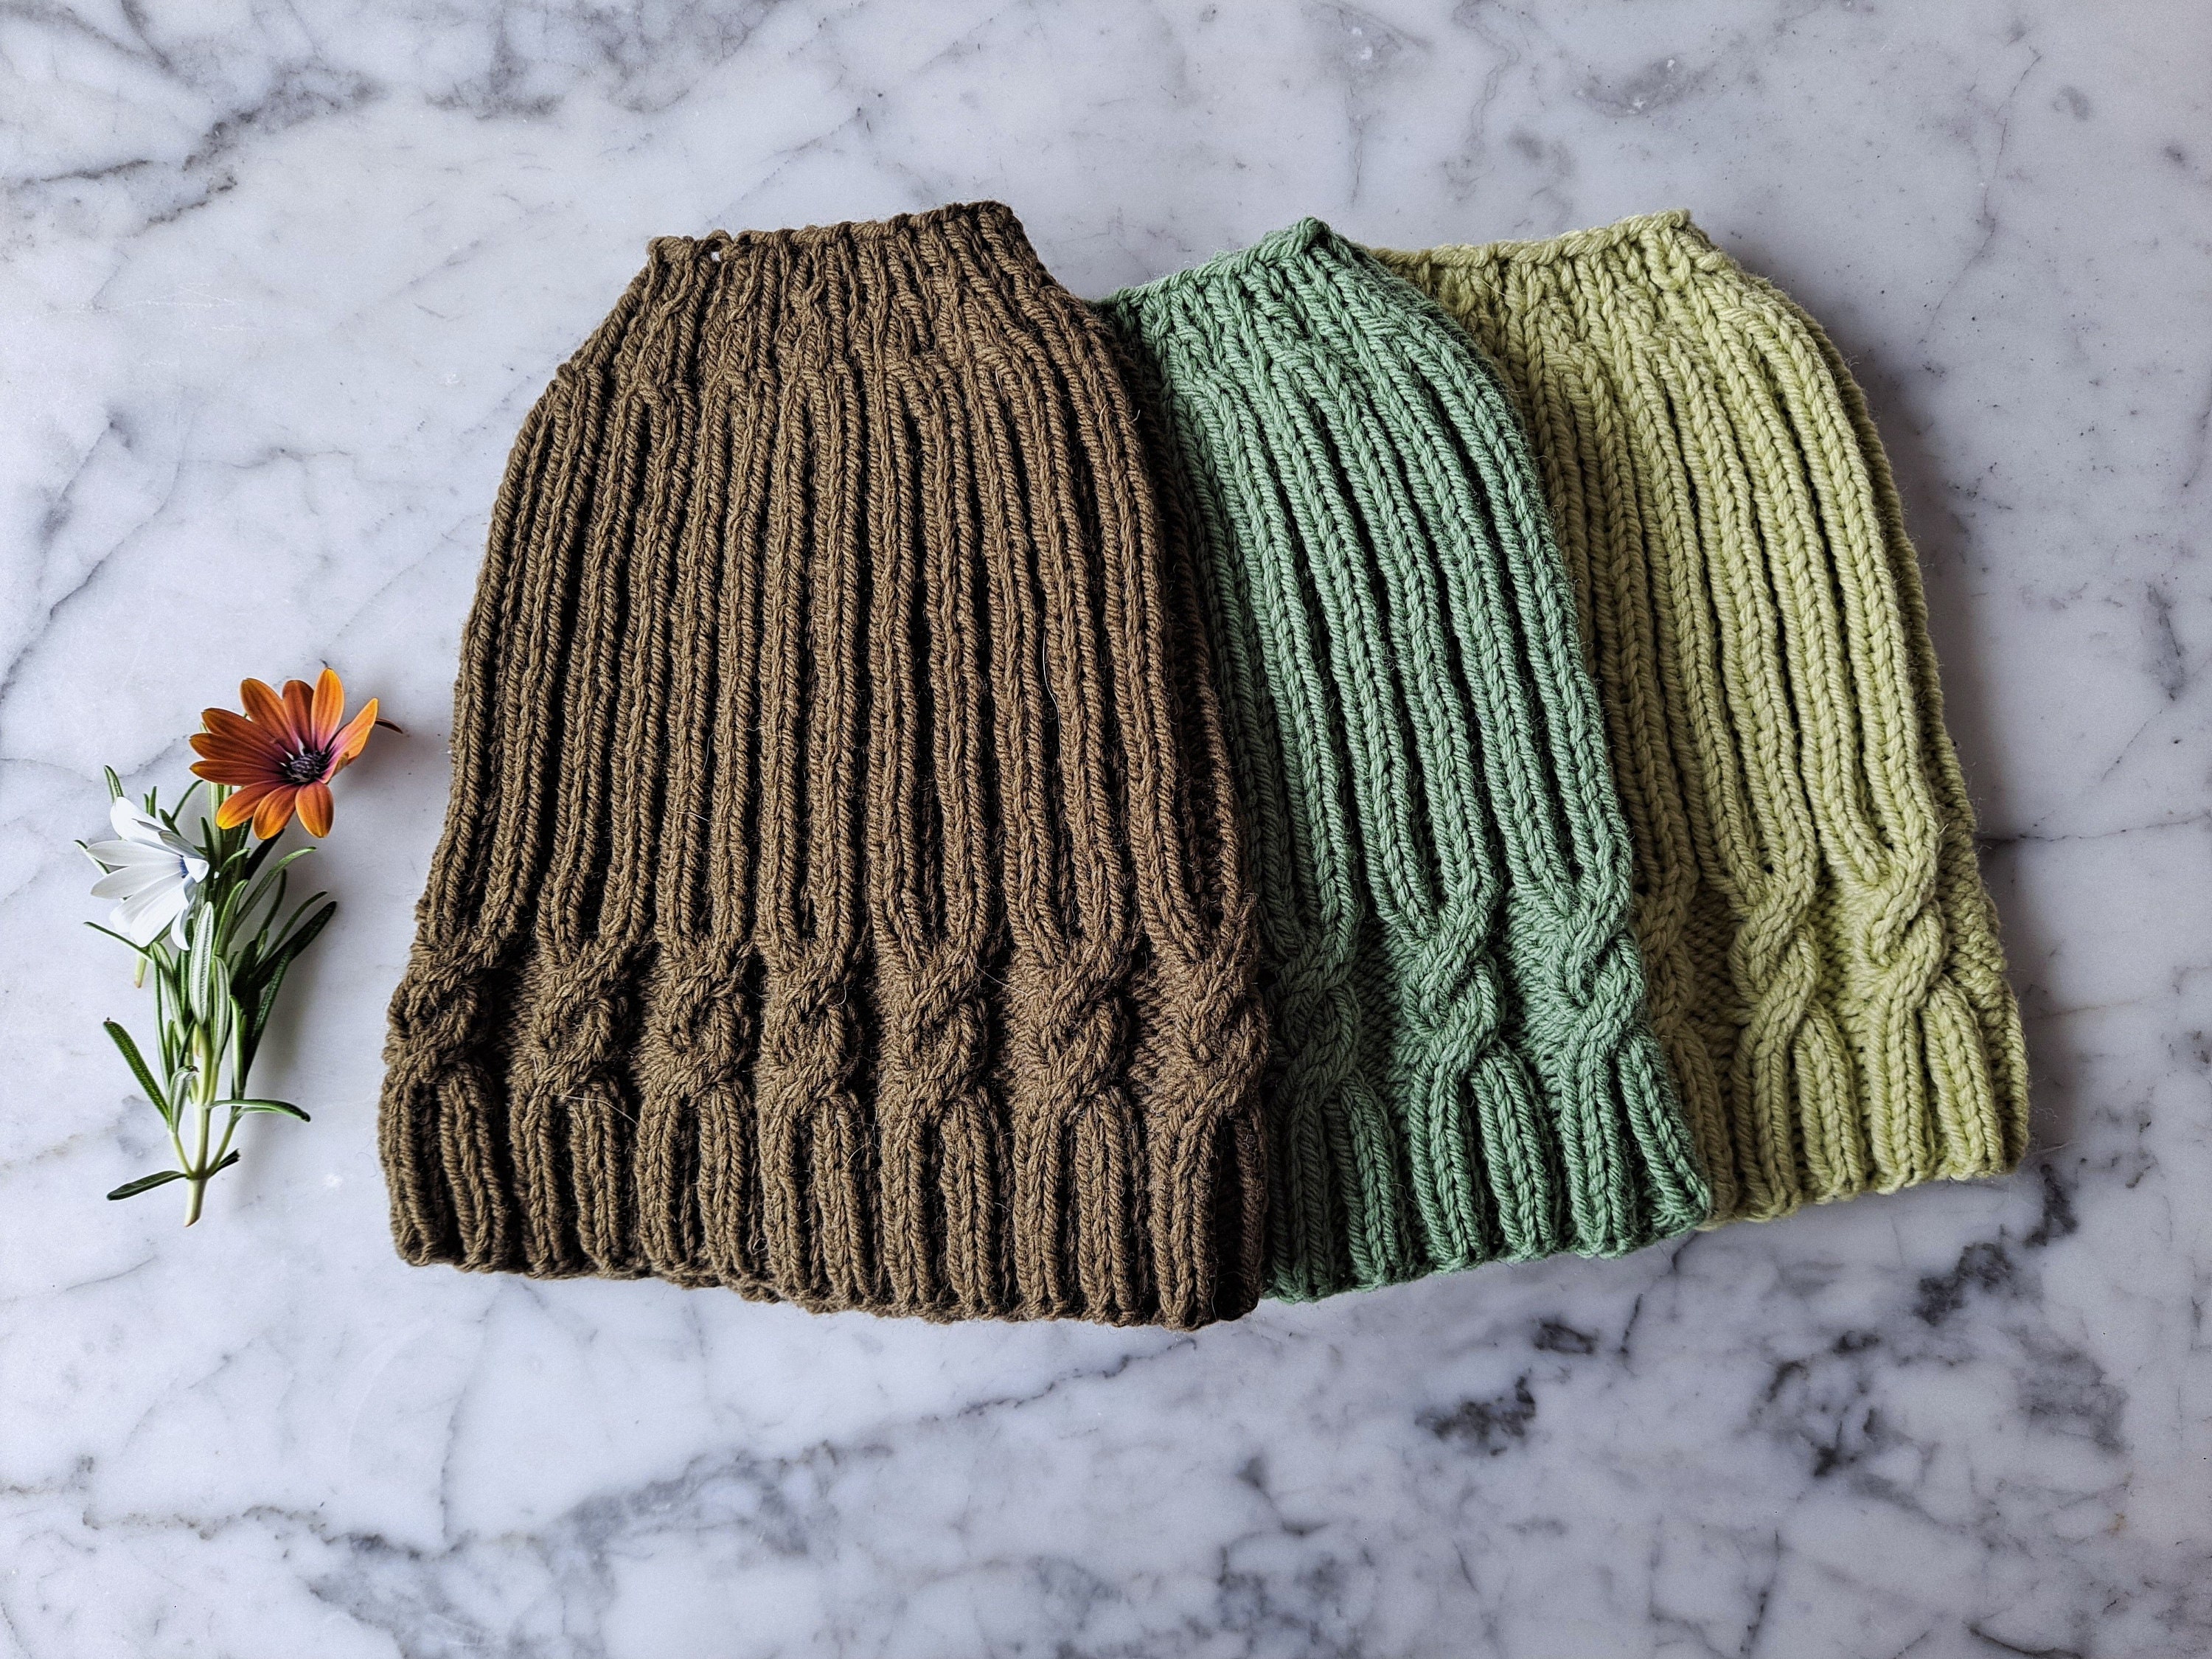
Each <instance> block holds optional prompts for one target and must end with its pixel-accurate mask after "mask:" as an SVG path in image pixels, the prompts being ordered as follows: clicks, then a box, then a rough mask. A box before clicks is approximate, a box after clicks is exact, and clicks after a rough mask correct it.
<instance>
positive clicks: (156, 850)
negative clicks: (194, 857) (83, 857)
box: [85, 841, 177, 870]
mask: <svg viewBox="0 0 2212 1659" xmlns="http://www.w3.org/2000/svg"><path fill="white" fill-rule="evenodd" d="M85 850H86V851H87V852H88V853H90V854H92V855H93V857H94V858H96V859H98V860H100V862H101V863H102V864H105V865H107V866H110V867H111V868H112V869H117V870H122V869H135V868H137V866H140V865H161V864H174V863H175V862H176V861H177V855H176V854H174V853H173V852H171V851H170V850H169V849H168V848H166V847H149V846H147V845H146V843H145V842H143V841H96V842H93V844H92V845H91V846H90V847H88V848H86V849H85Z"/></svg>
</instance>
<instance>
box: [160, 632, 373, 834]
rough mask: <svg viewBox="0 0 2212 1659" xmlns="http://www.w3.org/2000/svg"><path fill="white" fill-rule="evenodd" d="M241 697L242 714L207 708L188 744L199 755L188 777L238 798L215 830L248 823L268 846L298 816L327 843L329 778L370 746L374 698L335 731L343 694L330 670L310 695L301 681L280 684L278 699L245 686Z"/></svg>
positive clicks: (255, 683)
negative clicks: (198, 778)
mask: <svg viewBox="0 0 2212 1659" xmlns="http://www.w3.org/2000/svg"><path fill="white" fill-rule="evenodd" d="M238 696H239V701H240V702H243V703H244V704H245V705H246V713H245V714H243V715H240V714H233V713H231V711H230V710H229V709H228V708H210V709H208V710H206V711H205V712H204V714H202V715H201V716H200V720H201V723H202V724H203V725H204V726H206V727H207V730H206V731H204V732H199V733H198V734H197V735H196V736H195V737H194V738H192V747H193V749H194V750H197V752H198V753H199V755H200V756H201V758H200V759H199V760H197V761H196V762H194V763H193V765H192V770H193V771H194V772H196V773H197V774H198V775H200V776H201V777H204V778H205V779H206V780H207V781H209V782H210V783H222V784H228V785H229V786H230V787H232V788H234V790H236V791H237V793H235V794H234V795H232V796H231V797H230V798H229V799H227V800H225V801H224V802H223V804H222V805H221V806H220V807H218V808H217V809H216V815H215V821H216V827H217V828H219V829H236V828H238V826H239V825H240V824H241V823H245V822H246V820H247V819H248V818H251V819H252V821H253V833H254V834H255V835H257V836H260V837H261V838H262V840H264V841H267V840H270V838H272V837H273V836H278V835H281V834H282V833H283V829H284V826H285V825H286V824H288V823H290V822H291V821H292V814H293V811H295V809H296V810H297V811H298V812H299V814H300V822H301V824H302V825H303V826H304V827H305V828H306V829H307V833H308V834H309V835H311V836H327V835H328V834H330V832H331V778H332V777H334V776H336V775H337V773H338V772H339V770H340V769H343V768H344V767H346V766H349V765H351V764H352V763H353V759H354V757H356V755H358V754H360V753H361V751H362V749H363V748H364V747H365V746H366V745H367V744H368V733H369V728H370V727H372V726H374V725H375V724H376V699H375V698H374V697H371V698H370V699H369V700H368V702H366V703H365V704H363V705H362V710H361V712H360V713H359V714H356V715H355V716H354V717H353V718H352V719H351V720H346V721H345V723H344V724H343V725H340V724H339V721H340V720H341V719H342V718H343V715H344V714H345V687H344V686H343V684H340V682H339V680H338V677H337V675H336V674H333V673H332V672H331V671H330V670H329V669H327V668H325V670H323V671H322V675H321V677H320V678H318V679H317V680H316V682H315V688H314V690H313V691H312V692H311V691H309V690H308V689H307V682H306V681H305V680H287V681H285V682H284V694H283V696H277V694H276V692H274V691H272V690H270V689H269V688H268V687H267V686H266V685H264V684H262V683H261V682H260V681H259V680H248V681H246V683H245V684H243V685H240V687H239V688H238Z"/></svg>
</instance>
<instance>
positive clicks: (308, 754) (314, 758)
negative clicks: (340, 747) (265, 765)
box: [276, 749, 331, 785]
mask: <svg viewBox="0 0 2212 1659" xmlns="http://www.w3.org/2000/svg"><path fill="white" fill-rule="evenodd" d="M330 763H331V751H330V750H327V749H302V750H300V751H299V752H298V753H297V754H292V755H287V756H285V757H284V758H283V760H281V761H278V762H277V763H276V775H277V776H278V777H280V778H282V779H283V780H284V781H285V782H287V783H289V784H295V785H299V784H309V783H314V782H318V781H320V779H321V778H322V775H323V769H324V768H325V767H326V766H328V765H329V764H330Z"/></svg>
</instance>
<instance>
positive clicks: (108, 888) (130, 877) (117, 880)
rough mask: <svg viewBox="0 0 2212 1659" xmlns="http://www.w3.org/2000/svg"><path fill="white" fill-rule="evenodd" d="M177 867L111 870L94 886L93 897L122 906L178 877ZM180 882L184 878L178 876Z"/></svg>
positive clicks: (133, 867) (141, 865) (135, 867)
mask: <svg viewBox="0 0 2212 1659" xmlns="http://www.w3.org/2000/svg"><path fill="white" fill-rule="evenodd" d="M176 873H177V866H175V865H174V864H171V865H170V866H168V867H167V869H166V870H164V869H162V868H161V867H159V866H153V865H144V864H135V865H132V866H130V867H129V868H127V869H122V870H110V871H109V872H107V873H106V875H104V876H102V877H101V878H100V879H99V880H98V881H95V882H94V883H93V884H92V896H93V897H94V898H96V899H111V900H112V901H114V902H116V903H118V904H120V903H123V902H125V901H126V900H129V899H134V898H136V897H137V896H138V895H139V894H141V893H143V892H145V891H147V890H149V889H150V888H154V887H158V886H160V885H161V883H162V882H163V881H165V880H167V878H169V877H171V876H173V875H176ZM177 878H178V879H179V880H180V881H181V880H182V879H183V877H181V876H178V877H177Z"/></svg>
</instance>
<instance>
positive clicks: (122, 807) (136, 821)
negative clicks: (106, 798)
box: [107, 795, 161, 847]
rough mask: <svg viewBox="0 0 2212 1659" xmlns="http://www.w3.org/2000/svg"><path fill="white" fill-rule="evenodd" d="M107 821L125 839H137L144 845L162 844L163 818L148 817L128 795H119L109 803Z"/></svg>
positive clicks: (157, 845) (155, 845) (156, 845)
mask: <svg viewBox="0 0 2212 1659" xmlns="http://www.w3.org/2000/svg"><path fill="white" fill-rule="evenodd" d="M107 821H108V822H109V823H112V824H113V825H114V826H115V833H116V834H117V835H118V836H122V837H123V839H124V840H125V841H135V842H137V843H138V844H139V845H140V846H142V847H159V846H160V845H161V820H160V819H158V818H154V817H148V816H147V814H146V813H145V812H144V811H143V810H142V809H141V808H140V807H139V805H138V804H137V802H136V801H134V800H132V799H131V797H130V796H128V795H118V796H117V797H116V798H115V799H113V800H112V801H111V802H109V803H108V807H107Z"/></svg>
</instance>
